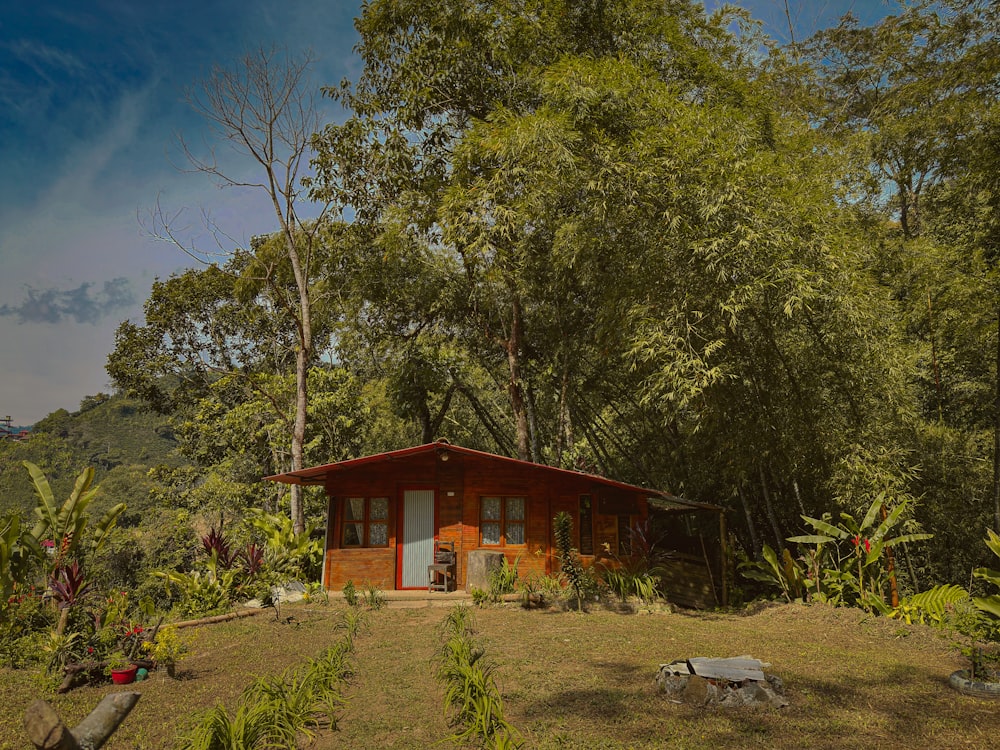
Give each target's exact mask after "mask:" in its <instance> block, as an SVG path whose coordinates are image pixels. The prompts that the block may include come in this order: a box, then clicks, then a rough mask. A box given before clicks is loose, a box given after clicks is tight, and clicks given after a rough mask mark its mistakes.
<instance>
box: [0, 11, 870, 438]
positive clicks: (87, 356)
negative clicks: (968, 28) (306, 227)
mask: <svg viewBox="0 0 1000 750" xmlns="http://www.w3.org/2000/svg"><path fill="white" fill-rule="evenodd" d="M707 4H708V5H709V6H710V7H712V6H714V5H716V4H717V3H716V2H715V1H714V0H707ZM744 5H746V7H748V8H750V9H751V11H752V12H753V14H754V15H755V16H756V17H757V18H759V19H761V20H762V21H764V22H765V24H766V25H767V27H768V29H769V31H770V32H771V33H772V35H773V36H775V37H776V38H777V39H779V40H781V41H786V40H787V36H788V34H787V29H788V27H787V22H786V17H785V5H784V0H751V1H750V2H746V3H744ZM359 7H360V2H358V1H356V0H326V1H325V2H323V1H321V0H314V1H313V2H306V1H305V0H270V1H269V0H239V2H237V1H236V0H201V1H200V2H194V1H192V0H84V1H83V2H81V0H33V1H32V0H0V166H2V169H0V416H3V415H6V414H10V415H11V416H12V417H13V420H14V423H15V424H30V423H32V422H35V421H37V420H39V419H41V418H42V417H44V416H45V415H46V414H48V413H49V412H51V411H53V410H55V409H58V408H65V409H68V410H70V411H74V410H76V409H77V408H78V406H79V403H80V400H81V399H82V398H83V397H84V396H86V395H90V394H94V393H97V392H98V391H107V390H109V385H108V376H107V374H106V373H105V372H104V363H105V360H106V358H107V354H108V352H110V351H111V349H112V348H113V346H114V331H115V328H116V327H117V326H118V324H119V323H120V322H121V321H122V320H125V319H126V318H131V319H134V320H135V319H141V307H142V302H143V300H144V299H145V297H146V295H147V294H148V291H149V288H150V285H151V284H152V282H153V280H154V278H156V277H161V278H163V277H166V276H167V275H169V274H170V273H171V272H174V271H178V270H181V269H182V268H184V267H186V266H187V265H188V264H189V259H188V258H187V256H185V255H184V254H183V253H181V252H180V251H179V250H177V249H176V248H173V247H171V246H169V245H167V244H165V243H162V242H158V241H156V240H155V239H153V238H152V237H150V236H149V233H148V232H147V231H145V230H144V229H143V226H142V224H143V222H142V221H141V219H142V217H143V216H145V215H146V214H147V213H148V211H149V210H150V209H151V208H153V207H154V206H155V205H156V204H157V202H159V204H160V205H161V206H163V208H164V209H165V210H167V211H169V212H175V211H180V210H187V212H188V214H187V221H188V223H189V224H190V225H191V226H192V227H197V226H198V222H199V218H198V217H199V213H200V212H201V211H202V210H203V209H204V210H207V211H210V212H211V214H212V215H213V217H214V218H215V220H216V221H218V222H219V223H220V224H221V225H222V227H223V229H225V230H226V232H227V233H228V234H229V235H230V236H232V237H234V238H235V239H237V240H238V241H245V240H248V239H249V237H251V236H253V235H255V234H260V233H263V232H269V231H273V230H274V229H275V228H276V227H275V226H274V222H273V220H269V219H268V210H267V207H266V205H264V204H262V197H261V196H260V195H258V194H255V193H249V192H246V191H242V192H241V191H239V190H236V189H226V190H219V189H218V188H217V187H216V186H215V185H214V184H213V183H212V182H211V181H210V180H209V178H207V177H205V176H204V175H198V174H190V173H186V172H183V171H181V170H180V169H179V168H178V166H179V165H183V164H184V161H183V157H182V154H181V153H180V151H179V148H178V145H177V140H176V135H177V134H178V133H182V134H183V135H184V138H185V140H186V141H187V142H189V143H191V144H193V145H194V146H195V148H197V147H198V145H199V144H201V143H203V142H204V138H205V128H204V125H203V123H202V122H201V121H200V120H199V119H198V117H197V116H196V115H195V114H194V113H193V112H192V111H191V109H190V107H189V106H188V105H187V103H186V101H185V98H184V93H185V90H187V89H190V88H191V87H193V86H196V85H197V83H198V81H199V80H202V79H203V78H205V77H206V75H207V74H208V73H209V72H210V70H211V68H212V66H213V65H223V66H230V65H231V64H232V63H233V62H234V61H235V60H237V59H238V58H239V57H240V55H241V54H242V53H243V52H245V51H247V50H251V49H254V48H256V47H259V46H262V45H263V46H265V47H269V46H271V45H278V46H280V47H285V48H287V49H289V50H290V51H291V52H293V53H295V52H298V51H301V50H304V49H307V48H308V49H311V50H312V51H313V52H314V54H315V56H316V59H317V61H316V66H315V68H314V83H315V85H317V86H319V85H329V84H336V83H338V82H339V81H340V80H341V79H342V78H344V77H345V76H347V77H351V78H354V77H356V75H357V73H358V71H359V69H360V63H359V61H358V59H357V58H356V56H355V55H354V54H353V51H352V48H353V46H354V44H355V43H356V41H357V36H356V32H355V30H354V28H353V25H352V19H353V16H354V15H355V14H356V13H357V11H358V8H359ZM887 7H888V6H887V4H886V3H885V2H883V1H882V0H869V1H868V2H860V1H858V0H853V1H852V0H824V1H816V2H814V1H813V0H806V1H803V0H790V3H789V11H790V14H791V16H792V20H793V23H794V24H795V27H796V35H797V38H804V37H805V36H808V35H809V34H810V33H812V32H814V31H816V30H818V29H819V28H823V27H824V26H828V25H831V24H833V23H835V22H836V20H837V19H838V18H839V17H840V16H841V15H842V14H843V13H844V12H846V11H848V10H853V12H854V13H855V14H856V15H858V16H859V17H860V18H861V19H862V21H868V22H870V21H872V20H874V19H876V18H878V17H879V16H880V15H883V14H885V13H886V11H887ZM328 116H329V117H331V118H336V117H337V116H338V113H337V112H336V111H334V110H332V109H331V111H330V112H329V113H328Z"/></svg>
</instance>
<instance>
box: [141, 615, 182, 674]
mask: <svg viewBox="0 0 1000 750" xmlns="http://www.w3.org/2000/svg"><path fill="white" fill-rule="evenodd" d="M144 648H145V650H146V652H147V653H148V654H149V657H150V658H151V659H152V660H153V661H154V662H155V663H156V665H157V666H160V665H161V664H162V665H163V666H164V667H165V668H166V670H167V676H168V677H171V678H175V677H176V676H177V674H176V671H177V662H178V661H179V660H180V659H181V657H182V656H183V655H184V654H186V653H187V650H188V646H187V643H185V642H184V640H183V639H182V638H181V637H180V635H178V633H177V628H176V627H174V626H173V625H168V626H166V627H164V628H160V629H159V630H158V631H157V633H156V640H154V641H148V642H146V644H145V645H144Z"/></svg>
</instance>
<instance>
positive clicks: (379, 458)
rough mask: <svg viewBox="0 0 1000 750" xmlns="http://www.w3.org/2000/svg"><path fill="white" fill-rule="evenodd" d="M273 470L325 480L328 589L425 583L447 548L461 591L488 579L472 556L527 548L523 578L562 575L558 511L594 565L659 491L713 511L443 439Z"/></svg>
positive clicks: (293, 480) (618, 551)
mask: <svg viewBox="0 0 1000 750" xmlns="http://www.w3.org/2000/svg"><path fill="white" fill-rule="evenodd" d="M267 478H268V479H269V480H272V481H277V482H284V483H287V484H300V485H313V486H316V485H321V486H323V487H324V488H325V490H326V494H327V497H328V498H329V500H328V506H327V507H328V511H327V528H326V553H325V558H324V564H323V584H324V586H325V587H326V588H327V589H329V590H339V589H341V588H342V587H343V585H344V584H345V583H346V582H347V581H353V582H355V583H356V584H358V585H360V584H361V583H363V582H371V583H373V584H375V585H376V586H378V587H380V588H383V589H396V590H405V589H425V590H426V589H428V584H429V574H430V571H429V568H430V566H433V565H434V564H435V563H437V562H442V561H443V560H444V559H443V558H440V557H436V556H437V555H439V554H440V553H441V550H442V549H444V550H451V551H453V554H454V556H453V563H452V564H453V566H454V567H453V569H452V570H450V571H449V574H450V587H453V588H468V587H470V586H471V585H479V586H482V585H483V584H482V582H480V581H472V582H470V580H469V570H470V559H472V560H473V562H475V560H474V559H473V558H475V556H477V555H481V554H482V553H502V554H503V555H504V556H505V557H506V558H507V559H508V560H509V561H510V562H514V560H515V559H517V558H518V557H519V558H520V559H519V561H518V570H519V573H520V575H521V576H522V577H523V576H527V575H530V574H532V573H538V574H551V573H556V572H557V571H558V568H559V564H558V559H557V555H556V550H555V542H554V539H553V536H552V519H553V517H554V516H555V515H556V514H557V513H559V512H560V511H567V512H568V513H569V514H570V515H571V516H572V518H573V533H574V536H575V539H574V544H575V546H576V548H577V550H578V551H579V552H580V555H581V557H582V558H583V561H584V563H585V564H587V563H591V564H592V563H594V562H596V561H600V560H602V559H605V560H610V559H615V558H619V557H625V556H627V555H628V554H629V549H628V545H629V539H630V535H629V529H630V528H632V527H634V526H635V525H636V524H637V523H640V522H643V521H644V520H645V519H646V518H648V516H649V513H650V499H651V498H652V499H653V502H654V504H656V505H659V506H660V507H672V508H673V510H674V511H678V510H679V511H681V512H692V511H698V510H704V509H706V508H714V506H705V505H700V504H694V503H686V502H685V501H682V500H679V499H678V498H672V497H670V496H669V495H665V494H664V493H657V492H654V491H651V490H649V489H646V488H643V487H636V486H632V485H628V484H624V483H622V482H616V481H614V480H611V479H606V478H604V477H599V476H595V475H592V474H584V473H580V472H576V471H569V470H566V469H559V468H554V467H551V466H544V465H541V464H534V463H529V462H526V461H519V460H517V459H513V458H508V457H506V456H498V455H494V454H491V453H484V452H481V451H476V450H470V449H468V448H462V447H459V446H457V445H451V444H450V443H447V442H445V441H439V442H436V443H428V444H426V445H419V446H416V447H413V448H406V449H403V450H397V451H390V452H388V453H380V454H377V455H373V456H365V457H363V458H356V459H351V460H347V461H340V462H338V463H332V464H327V465H325V466H315V467H312V468H308V469H302V470H300V471H294V472H288V473H285V474H279V475H276V476H271V477H267ZM494 557H495V556H494ZM475 567H476V566H475V565H473V568H474V569H475Z"/></svg>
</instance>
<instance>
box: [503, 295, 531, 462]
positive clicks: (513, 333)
mask: <svg viewBox="0 0 1000 750" xmlns="http://www.w3.org/2000/svg"><path fill="white" fill-rule="evenodd" d="M521 325H522V320H521V302H520V300H518V298H517V296H516V295H515V296H514V299H513V301H512V302H511V320H510V337H509V338H508V339H507V342H506V348H507V366H508V368H509V370H510V382H509V383H508V385H507V391H508V394H509V395H510V407H511V411H512V412H513V414H514V427H515V430H516V433H517V457H518V458H519V459H521V460H522V461H531V436H530V433H529V430H528V411H527V407H526V406H525V402H524V383H523V382H522V380H521V336H522V330H521Z"/></svg>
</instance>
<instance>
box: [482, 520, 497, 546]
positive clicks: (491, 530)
mask: <svg viewBox="0 0 1000 750" xmlns="http://www.w3.org/2000/svg"><path fill="white" fill-rule="evenodd" d="M483 544H500V524H498V523H492V522H491V523H484V524H483Z"/></svg>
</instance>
